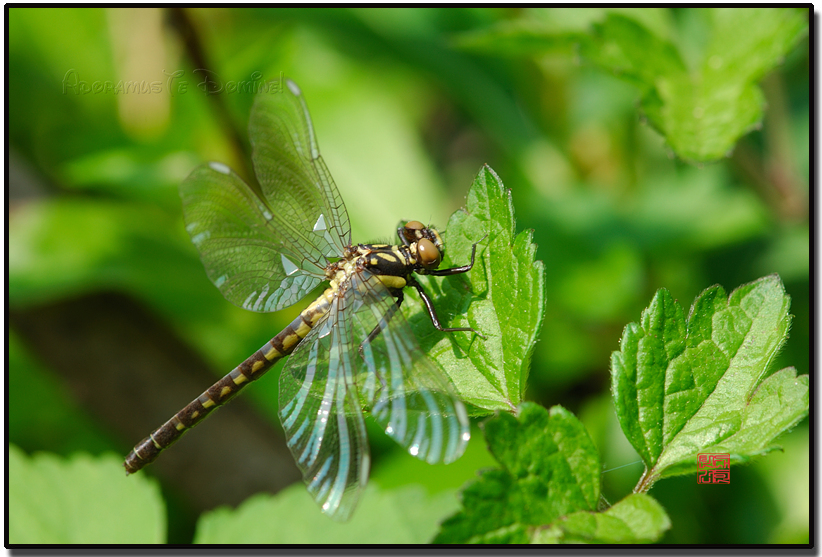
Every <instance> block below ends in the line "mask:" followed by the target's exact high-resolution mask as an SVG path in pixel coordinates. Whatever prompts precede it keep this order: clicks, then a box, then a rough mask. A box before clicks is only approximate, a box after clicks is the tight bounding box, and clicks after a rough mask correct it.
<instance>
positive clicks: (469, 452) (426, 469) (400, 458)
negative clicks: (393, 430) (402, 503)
mask: <svg viewBox="0 0 822 557" xmlns="http://www.w3.org/2000/svg"><path fill="white" fill-rule="evenodd" d="M371 421H372V420H367V421H366V424H368V423H370V422H371ZM375 429H376V428H375ZM376 433H379V435H376ZM383 433H384V432H383V430H382V428H379V430H378V431H375V435H369V441H370V442H371V446H372V449H373V446H374V441H375V440H377V439H380V438H381V439H384V440H385V441H386V442H387V443H390V444H391V445H392V446H391V447H390V448H391V449H394V448H396V447H397V444H396V443H394V442H393V441H391V440H390V438H389V437H388V436H387V435H384V434H383ZM480 438H481V435H480V432H479V431H478V430H477V427H472V428H471V439H472V440H473V441H472V442H469V443H468V445H467V446H466V447H465V453H464V454H463V455H462V456H461V457H460V458H458V459H457V460H456V461H454V462H451V463H449V464H428V463H427V462H425V461H423V460H420V459H419V458H414V457H412V456H411V455H409V454H408V452H407V451H401V450H395V451H393V452H392V453H390V454H388V455H385V456H383V457H382V458H380V459H379V461H378V462H376V463H375V464H374V467H373V468H372V470H371V480H370V481H371V482H375V483H376V484H377V485H379V486H380V487H382V488H383V489H398V488H400V487H402V486H404V485H407V484H408V483H409V481H413V482H414V484H416V485H420V486H422V487H424V488H425V489H426V492H427V493H429V494H434V493H440V492H444V491H448V492H449V493H454V492H455V491H456V490H457V489H459V488H460V487H461V486H463V485H464V484H465V483H466V482H468V481H469V480H472V479H474V478H475V477H476V471H477V470H478V469H480V468H487V467H489V466H493V465H494V464H495V461H494V457H493V456H492V455H491V453H489V452H488V447H487V446H486V445H485V443H483V442H482V441H480Z"/></svg>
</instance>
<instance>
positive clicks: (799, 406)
mask: <svg viewBox="0 0 822 557" xmlns="http://www.w3.org/2000/svg"><path fill="white" fill-rule="evenodd" d="M789 307H790V298H789V297H788V296H787V295H786V294H785V290H784V288H783V286H782V283H781V281H780V280H779V277H778V276H776V275H771V276H768V277H765V278H762V279H759V280H757V281H755V282H752V283H750V284H746V285H743V286H741V287H739V288H738V289H736V290H735V291H734V292H732V293H731V295H730V297H727V296H726V295H725V291H724V290H723V289H722V287H720V286H713V287H711V288H709V289H707V290H705V291H704V292H703V293H702V294H700V295H699V296H698V297H697V299H696V301H695V302H694V304H693V306H692V308H691V312H690V315H689V317H688V319H687V321H686V320H685V318H684V313H683V311H682V308H681V307H680V306H679V304H677V303H676V301H675V300H674V299H673V297H672V296H671V294H670V293H669V292H668V291H667V290H664V289H662V290H659V291H658V292H657V294H656V295H655V296H654V299H653V301H652V302H651V305H650V306H649V307H648V308H647V309H646V310H645V311H644V312H642V317H641V321H640V323H639V324H636V323H632V324H630V325H628V326H627V327H626V328H625V332H624V334H623V337H622V341H621V343H620V351H619V352H614V353H613V355H612V358H611V373H612V376H613V396H614V404H615V406H616V409H617V416H618V418H619V422H620V424H621V425H622V429H623V431H624V432H625V435H626V436H627V437H628V439H629V441H630V442H631V444H632V445H633V446H634V448H635V449H636V451H637V452H638V453H639V454H640V456H641V457H642V460H643V461H644V462H645V466H646V473H645V476H644V479H643V486H642V489H648V488H649V487H650V486H651V485H652V484H653V482H654V481H656V480H657V479H659V478H662V477H666V476H672V475H677V474H688V473H693V472H695V471H696V470H697V454H698V453H701V452H704V453H728V454H730V455H731V462H732V463H740V462H745V461H747V460H749V459H750V458H751V457H753V456H756V455H761V454H765V453H767V452H769V451H771V450H773V449H775V448H776V447H775V446H774V445H773V441H774V439H775V438H776V437H777V436H779V435H780V434H782V433H784V432H785V431H787V430H788V429H790V428H791V427H793V426H794V425H796V424H797V423H798V422H799V421H800V420H801V419H803V418H804V417H805V416H806V415H807V413H808V376H807V375H803V376H799V377H797V375H796V370H794V369H793V368H787V369H783V370H782V371H779V372H777V373H772V372H771V370H770V364H771V362H772V361H773V358H774V357H775V356H776V354H777V352H778V351H779V349H780V348H781V347H782V345H783V344H784V342H785V339H786V338H787V334H788V328H789V326H790V321H791V318H790V315H789V314H788V310H789Z"/></svg>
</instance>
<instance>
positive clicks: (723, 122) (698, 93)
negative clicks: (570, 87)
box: [462, 8, 808, 162]
mask: <svg viewBox="0 0 822 557" xmlns="http://www.w3.org/2000/svg"><path fill="white" fill-rule="evenodd" d="M702 13H703V14H704V21H703V22H700V23H701V28H700V31H701V33H699V35H698V36H699V39H698V40H700V41H702V42H704V44H702V45H700V46H699V47H698V52H697V53H696V54H695V55H693V56H690V57H689V56H688V55H689V54H691V53H692V50H693V48H692V47H693V45H692V44H689V43H688V42H687V38H686V37H687V34H686V36H685V37H682V38H680V39H678V40H676V39H672V38H668V37H667V36H666V35H667V34H666V33H665V30H664V29H663V28H662V25H660V23H661V21H660V20H655V21H654V20H651V21H648V19H647V18H640V17H638V15H637V12H636V11H634V12H627V13H626V12H622V13H607V12H605V14H603V13H597V12H594V13H589V14H588V15H589V17H590V19H588V21H587V22H588V23H590V24H591V29H590V31H589V32H587V33H586V32H582V30H581V29H579V28H578V27H577V26H576V25H574V24H570V23H568V22H563V23H565V24H564V25H562V24H556V23H554V24H550V23H548V22H546V21H545V20H544V19H543V20H535V21H531V20H526V21H520V22H515V23H513V24H512V23H508V22H506V23H505V24H503V25H501V26H500V27H499V28H493V29H491V30H489V31H488V32H486V33H473V34H470V35H468V36H467V37H465V38H464V39H463V41H462V45H463V46H465V47H467V48H478V49H483V50H493V51H495V52H497V53H499V52H504V53H509V54H512V53H513V54H517V53H521V52H534V51H541V52H555V51H570V50H571V46H574V45H575V46H578V48H579V52H580V54H581V55H582V57H583V58H585V59H586V60H588V61H589V62H591V63H593V64H595V65H597V66H599V67H601V68H602V69H604V70H607V71H610V72H613V73H614V74H615V75H617V76H619V77H620V78H622V79H625V80H627V81H629V82H630V83H632V84H633V85H635V86H637V87H638V88H639V89H640V91H641V92H642V103H641V107H642V111H643V113H644V114H645V116H646V117H647V118H648V121H649V123H650V124H651V125H652V126H653V127H654V128H655V129H657V131H659V133H661V134H662V135H663V136H664V137H665V139H666V140H667V141H668V144H669V145H670V147H671V148H672V149H673V150H674V152H676V154H677V155H678V156H680V157H681V158H683V159H685V160H688V161H691V162H706V161H713V160H717V159H720V158H722V157H725V156H727V155H728V153H729V152H730V151H731V150H732V149H733V147H734V145H735V143H736V142H737V141H738V140H739V138H740V137H741V136H743V135H744V134H746V133H748V132H749V131H751V130H752V129H754V128H755V127H757V126H759V125H761V121H762V115H763V111H764V107H765V100H764V97H763V94H762V90H761V89H760V88H759V87H758V86H757V82H758V81H759V80H761V79H762V78H763V77H764V76H765V74H767V73H768V72H769V71H770V70H771V69H772V68H774V67H775V66H776V65H777V64H779V63H781V61H782V60H783V59H784V57H785V56H786V55H787V54H788V52H790V50H791V49H792V48H793V47H794V45H795V44H796V43H797V42H798V40H799V39H800V38H802V37H803V36H804V35H805V34H806V33H807V30H808V25H807V20H806V17H805V15H804V13H803V11H801V10H797V9H786V8H756V9H748V8H746V9H739V8H724V9H713V10H705V11H704V12H702ZM603 15H604V17H603ZM598 19H601V21H597V20H598ZM643 20H645V21H643ZM574 23H577V22H574ZM649 23H650V25H649ZM577 24H578V23H577ZM703 34H704V35H705V36H703Z"/></svg>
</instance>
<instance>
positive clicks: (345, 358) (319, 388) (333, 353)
mask: <svg viewBox="0 0 822 557" xmlns="http://www.w3.org/2000/svg"><path fill="white" fill-rule="evenodd" d="M341 304H344V300H341V299H339V298H338V299H335V300H334V302H332V305H331V308H330V310H329V312H328V313H327V314H326V315H325V317H323V318H322V319H321V320H320V321H319V322H318V323H317V325H316V326H315V327H314V328H313V329H312V330H311V331H310V332H309V333H308V335H306V337H305V338H304V339H303V340H302V341H301V342H300V344H299V345H298V346H297V348H296V350H295V351H294V353H293V354H292V355H291V358H290V359H289V360H288V362H287V363H286V365H285V368H284V369H283V371H282V374H281V375H280V421H281V422H282V424H283V429H284V430H285V435H286V439H287V442H288V447H289V449H291V454H292V455H294V460H295V461H296V462H297V466H298V467H299V468H300V470H301V471H302V473H303V479H304V480H305V482H306V484H308V492H309V493H310V494H311V496H312V497H314V500H315V501H317V503H318V504H319V505H320V507H321V508H322V510H323V512H324V513H325V514H327V515H329V516H331V517H332V518H334V519H335V520H341V521H344V520H347V519H348V517H349V516H350V515H351V512H352V511H353V510H354V507H355V506H356V505H357V502H358V500H359V497H360V493H361V492H362V490H363V489H364V488H365V484H366V482H367V481H368V467H369V460H370V457H369V451H368V441H367V439H366V434H365V423H364V422H363V415H362V410H361V408H360V405H359V401H358V400H357V391H356V389H355V388H354V385H353V383H352V378H353V372H352V362H351V354H350V352H351V338H350V330H349V329H347V328H346V327H345V326H344V324H342V326H340V325H341V324H340V323H338V322H337V321H338V318H339V316H341V315H345V311H344V310H345V308H344V307H342V306H341Z"/></svg>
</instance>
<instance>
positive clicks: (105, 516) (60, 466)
mask: <svg viewBox="0 0 822 557" xmlns="http://www.w3.org/2000/svg"><path fill="white" fill-rule="evenodd" d="M8 478H9V484H8V498H9V499H8V510H9V512H8V515H7V516H8V538H7V539H8V543H9V544H12V545H21V544H38V545H41V544H86V545H88V544H123V543H125V544H149V543H164V542H165V536H166V524H165V508H164V505H163V501H162V499H161V498H160V490H159V488H158V486H157V484H156V483H155V482H154V481H152V480H151V479H149V478H148V477H146V476H140V475H138V476H135V477H133V478H126V475H125V472H123V464H122V459H121V458H120V457H118V456H115V455H109V456H104V457H98V458H94V457H91V456H88V455H75V456H73V457H72V458H69V459H63V458H59V457H56V456H54V455H50V454H37V455H35V456H34V457H28V456H26V455H25V454H24V453H23V452H22V451H21V450H20V449H18V448H17V447H16V446H14V445H9V453H8Z"/></svg>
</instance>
